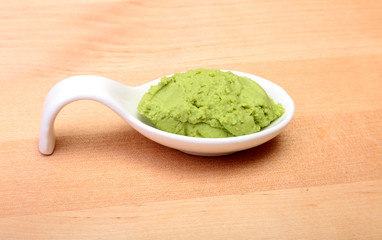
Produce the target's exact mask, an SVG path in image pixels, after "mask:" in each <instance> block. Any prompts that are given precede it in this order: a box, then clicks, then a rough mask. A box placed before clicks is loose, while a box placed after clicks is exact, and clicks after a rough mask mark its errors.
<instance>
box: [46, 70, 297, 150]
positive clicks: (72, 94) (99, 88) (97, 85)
mask: <svg viewBox="0 0 382 240" xmlns="http://www.w3.org/2000/svg"><path fill="white" fill-rule="evenodd" d="M231 72H232V73H234V74H236V75H239V76H245V77H248V78H250V79H252V80H254V81H256V82H257V83H258V84H259V85H260V86H262V87H263V88H264V90H265V91H266V92H267V93H268V95H269V96H270V97H271V98H273V99H274V101H275V102H276V103H281V104H282V105H283V107H284V108H285V113H284V114H283V115H282V116H281V117H280V118H279V119H277V120H276V121H274V122H273V123H272V124H271V125H269V126H268V127H266V128H265V129H263V130H261V131H260V132H257V133H253V134H249V135H245V136H239V137H229V138H196V137H188V136H182V135H177V134H173V133H168V132H164V131H161V130H159V129H156V128H155V127H153V126H152V125H151V123H150V122H149V121H148V120H147V119H145V118H144V117H142V116H141V115H140V114H139V113H138V111H137V106H138V103H139V101H140V100H141V98H142V96H143V95H144V94H145V93H146V91H147V90H148V89H149V88H150V86H151V85H156V84H157V83H158V82H159V81H160V79H156V80H154V81H152V82H149V83H146V84H144V85H142V86H139V87H127V86H125V85H123V84H121V83H118V82H116V81H113V80H111V79H108V78H104V77H99V76H75V77H70V78H67V79H65V80H62V81H61V82H59V83H57V85H55V86H54V87H53V88H52V89H51V90H50V92H49V94H48V96H47V97H46V99H45V103H44V109H43V117H42V122H41V130H40V142H39V149H40V152H41V153H42V154H45V155H50V154H52V153H53V151H54V146H55V134H54V121H55V118H56V116H57V114H58V112H59V111H60V110H61V109H62V108H63V107H64V106H65V105H67V104H68V103H71V102H73V101H76V100H81V99H89V100H95V101H98V102H100V103H103V104H105V105H106V106H108V107H109V108H111V109H112V110H114V111H115V112H116V113H117V114H118V115H120V116H121V117H122V118H123V119H125V120H126V122H128V123H129V124H130V125H131V126H132V127H133V128H134V129H135V130H137V131H138V132H140V133H141V134H143V135H144V136H146V137H147V138H149V139H151V140H153V141H155V142H157V143H160V144H162V145H165V146H167V147H170V148H175V149H178V150H180V151H183V152H186V153H189V154H193V155H200V156H220V155H227V154H231V153H234V152H237V151H241V150H245V149H248V148H253V147H255V146H258V145H260V144H262V143H265V142H266V141H269V140H270V139H272V138H274V137H275V136H277V135H278V134H279V133H280V132H281V130H282V129H283V128H284V127H285V126H286V125H287V124H288V123H289V121H290V120H291V119H292V116H293V114H294V110H295V106H294V102H293V100H292V98H291V97H290V96H289V95H288V94H287V93H286V92H285V91H284V89H282V88H281V87H279V86H278V85H276V84H274V83H272V82H270V81H268V80H265V79H263V78H261V77H257V76H255V75H252V74H248V73H243V72H237V71H231Z"/></svg>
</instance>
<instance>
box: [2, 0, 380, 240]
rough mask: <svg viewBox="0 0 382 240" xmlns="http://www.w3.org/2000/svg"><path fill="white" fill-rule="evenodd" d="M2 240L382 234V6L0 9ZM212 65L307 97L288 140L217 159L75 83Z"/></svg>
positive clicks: (98, 4) (125, 4)
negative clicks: (191, 151) (70, 95)
mask: <svg viewBox="0 0 382 240" xmlns="http://www.w3.org/2000/svg"><path fill="white" fill-rule="evenodd" d="M0 6H1V7H0V239H39V240H41V239H382V147H381V143H382V130H381V129H382V124H381V118H382V91H381V90H382V1H379V0H374V1H372V0H367V1H366V0H365V1H358V0H350V1H348V0H346V1H345V0H335V1H334V0H324V1H318V0H317V1H315V0H314V1H302V0H290V1H273V0H271V1H268V0H256V1H252V0H238V1H237V0H235V1H234V0H223V1H217V0H216V1H210V0H203V1H202V0H193V1H172V0H170V1H167V0H166V1H139V0H138V1H119V0H114V1H113V0H110V1H109V0H75V1H74V0H68V1H48V0H29V1H26V0H24V1H6V0H1V1H0ZM198 67H204V68H218V69H231V70H238V71H243V72H248V73H252V74H255V75H259V76H262V77H264V78H267V79H269V80H271V81H273V82H275V83H277V84H279V85H281V86H282V87H283V88H284V89H286V90H287V92H288V93H289V94H290V95H291V96H292V98H293V99H294V100H295V103H296V113H295V117H294V118H293V120H292V122H291V123H290V124H289V125H288V127H287V128H286V129H285V131H283V132H282V133H281V135H279V136H278V137H277V138H275V139H274V140H272V141H270V142H268V143H266V144H264V145H262V146H259V147H257V148H254V149H250V150H247V151H243V152H240V153H236V154H233V155H230V156H226V157H218V158H203V157H195V156H190V155H186V154H183V153H181V152H178V151H176V150H173V149H169V148H166V147H164V146H161V145H158V144H156V143H154V142H152V141H150V140H148V139H146V138H145V137H143V136H141V135H140V134H138V133H137V132H136V131H135V130H133V129H132V128H131V127H130V126H129V125H128V124H126V123H125V122H124V121H123V120H121V119H120V118H119V117H118V116H117V115H116V114H114V113H113V112H112V111H111V110H109V109H107V108H106V107H104V106H102V105H100V104H98V103H94V102H91V101H80V102H76V103H73V104H70V105H69V106H67V107H66V108H64V109H63V111H62V112H61V113H60V114H59V116H58V119H57V121H56V133H57V136H58V137H57V147H56V151H55V153H54V154H53V155H52V156H49V157H45V156H42V155H40V154H39V152H38V147H37V143H38V132H39V124H40V118H41V110H42V104H43V101H44V98H45V96H46V94H47V93H48V91H49V90H50V88H51V87H53V86H54V84H56V83H57V82H59V81H60V80H62V79H64V78H66V77H69V76H73V75H79V74H95V75H101V76H106V77H109V78H111V79H114V80H117V81H119V82H121V83H123V84H126V85H130V86H136V85H140V84H143V83H145V82H148V81H151V80H153V79H156V78H159V77H161V76H164V75H167V74H171V73H174V72H180V71H185V70H189V69H194V68H198Z"/></svg>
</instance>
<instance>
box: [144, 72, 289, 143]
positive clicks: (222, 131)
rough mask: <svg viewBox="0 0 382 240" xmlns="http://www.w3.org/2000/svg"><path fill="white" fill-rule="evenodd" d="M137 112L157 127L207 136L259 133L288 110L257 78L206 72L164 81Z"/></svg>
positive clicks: (184, 133) (145, 96)
mask: <svg viewBox="0 0 382 240" xmlns="http://www.w3.org/2000/svg"><path fill="white" fill-rule="evenodd" d="M138 111H139V113H140V114H142V115H144V116H146V117H147V118H148V119H150V120H151V121H152V123H153V124H154V126H155V127H156V128H158V129H161V130H163V131H166V132H171V133H176V134H180V135H186V136H191V137H204V138H223V137H233V136H241V135H246V134H251V133H255V132H258V131H260V130H261V129H263V128H265V127H266V126H268V125H269V124H270V123H271V122H272V121H274V120H276V119H277V118H279V117H280V116H281V115H283V113H284V112H285V110H284V108H283V107H282V106H281V104H275V103H274V102H273V100H272V99H271V98H270V97H269V96H268V95H267V93H266V92H265V91H264V89H263V88H262V87H260V86H259V85H258V84H257V83H256V82H254V81H253V80H251V79H249V78H246V77H240V76H237V75H235V74H233V73H232V72H222V71H220V70H207V69H196V70H191V71H188V72H185V73H177V74H174V75H173V76H171V77H164V78H162V79H161V82H160V83H159V84H158V85H156V86H152V87H151V88H150V89H149V91H148V92H147V93H146V94H145V95H144V96H143V97H142V99H141V101H140V103H139V105H138Z"/></svg>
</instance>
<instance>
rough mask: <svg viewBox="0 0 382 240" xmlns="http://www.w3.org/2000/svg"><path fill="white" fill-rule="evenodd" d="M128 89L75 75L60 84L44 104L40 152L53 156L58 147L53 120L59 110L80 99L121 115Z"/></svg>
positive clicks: (95, 77) (123, 86) (89, 77)
mask: <svg viewBox="0 0 382 240" xmlns="http://www.w3.org/2000/svg"><path fill="white" fill-rule="evenodd" d="M126 88H127V87H126V86H125V85H123V84H121V83H118V82H116V81H113V80H111V79H108V78H104V77H99V76H87V75H85V76H74V77H70V78H67V79H64V80H62V81H61V82H59V83H57V84H56V85H55V86H54V87H53V88H52V89H51V90H50V92H49V93H48V96H47V97H46V99H45V102H44V108H43V115H42V121H41V128H40V139H39V150H40V152H41V153H42V154H44V155H50V154H52V153H53V151H54V147H55V142H56V141H55V140H56V139H55V134H54V121H55V119H56V117H57V115H58V113H59V111H60V110H61V109H62V108H63V107H64V106H65V105H67V104H69V103H71V102H73V101H76V100H81V99H89V100H94V101H97V102H100V103H102V104H104V105H106V106H108V107H109V108H111V109H112V110H114V111H115V112H116V113H118V114H119V115H124V112H125V110H124V109H123V107H122V104H121V101H122V100H121V98H122V96H123V94H124V93H125V92H126Z"/></svg>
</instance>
